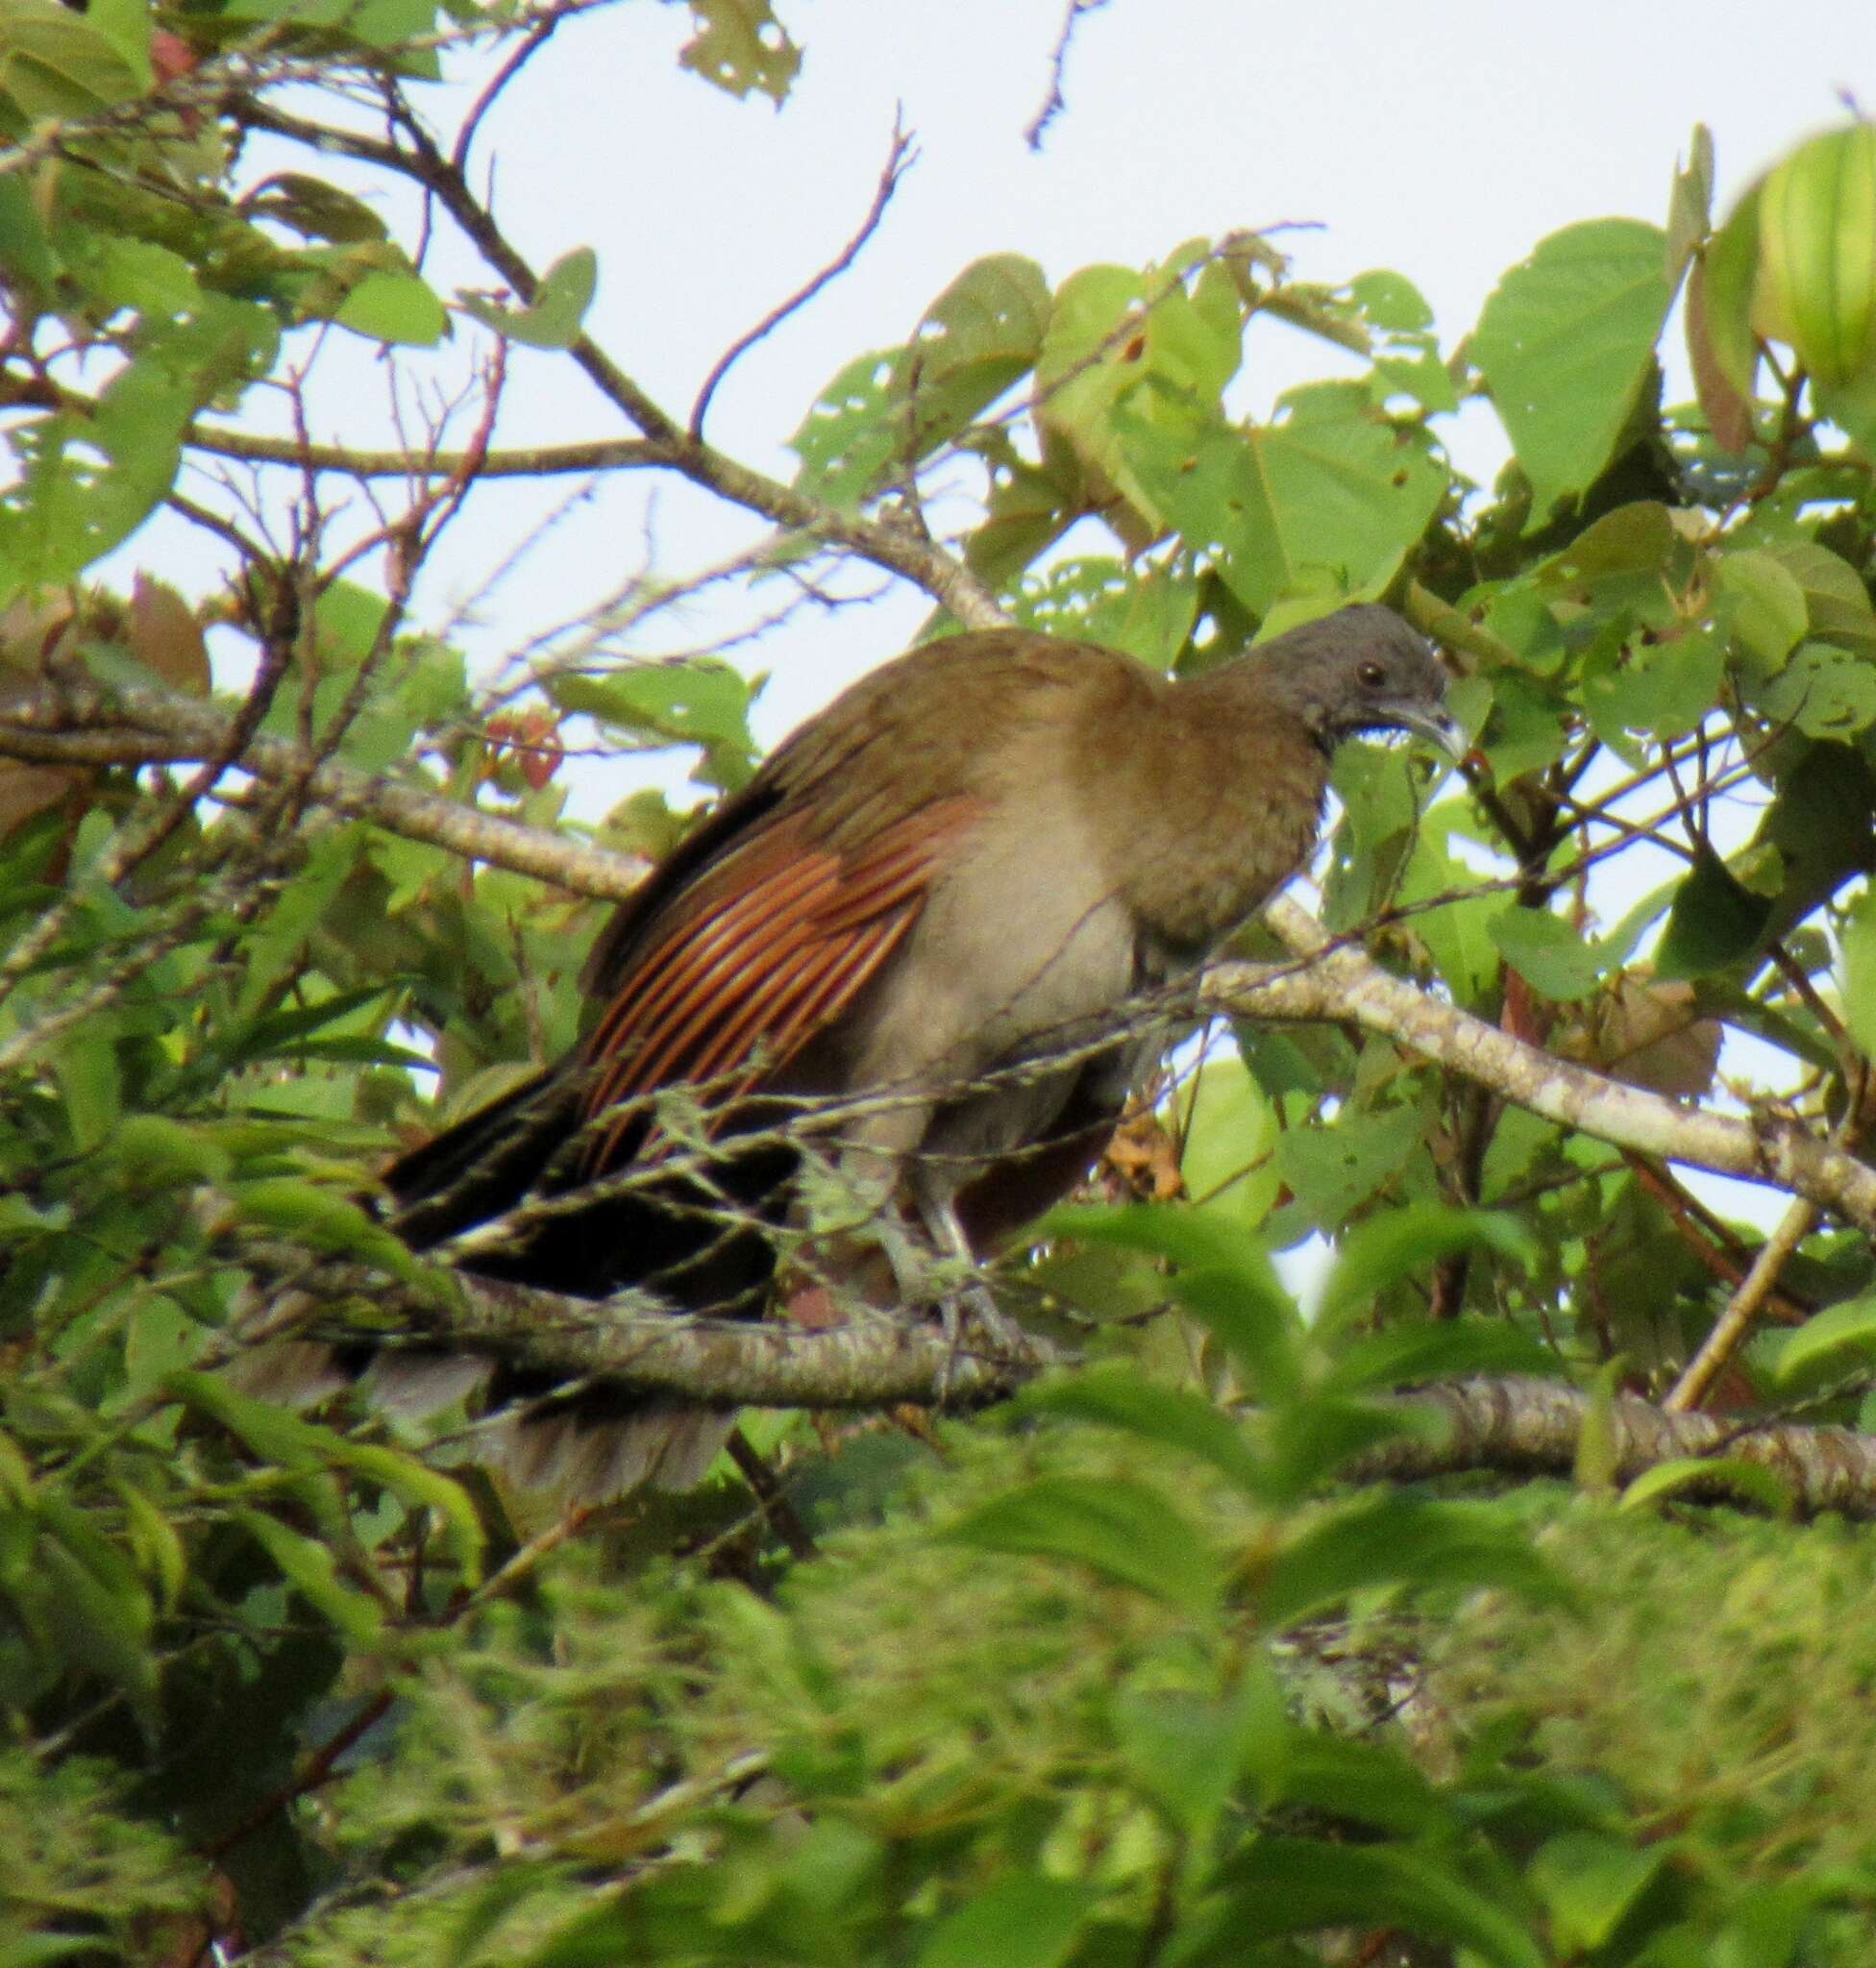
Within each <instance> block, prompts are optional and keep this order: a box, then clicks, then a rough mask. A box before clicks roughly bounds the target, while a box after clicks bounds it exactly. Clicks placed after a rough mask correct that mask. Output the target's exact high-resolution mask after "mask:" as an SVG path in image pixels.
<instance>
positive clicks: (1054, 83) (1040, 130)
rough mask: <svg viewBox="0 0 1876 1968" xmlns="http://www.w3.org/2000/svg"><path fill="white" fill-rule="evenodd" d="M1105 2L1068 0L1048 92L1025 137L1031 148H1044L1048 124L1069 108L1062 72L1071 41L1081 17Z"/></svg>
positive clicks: (1051, 59) (1053, 54) (1052, 58)
mask: <svg viewBox="0 0 1876 1968" xmlns="http://www.w3.org/2000/svg"><path fill="white" fill-rule="evenodd" d="M1106 5H1107V0H1069V4H1068V11H1067V12H1065V13H1064V14H1063V15H1062V31H1061V33H1060V34H1059V35H1057V36H1056V37H1055V46H1054V48H1053V50H1052V51H1051V52H1050V54H1049V94H1048V96H1047V97H1046V98H1045V99H1044V101H1043V106H1042V108H1041V109H1040V110H1038V111H1036V113H1035V115H1034V116H1032V117H1031V118H1030V120H1029V127H1028V128H1027V129H1026V130H1025V131H1024V133H1023V140H1024V142H1025V143H1026V144H1027V145H1028V146H1029V148H1030V149H1031V150H1040V149H1041V148H1042V140H1043V137H1044V136H1045V135H1047V134H1048V130H1049V125H1050V124H1051V123H1052V122H1054V120H1055V118H1056V117H1057V116H1059V115H1060V114H1061V113H1062V111H1064V110H1065V109H1067V108H1068V99H1067V97H1066V96H1064V95H1063V93H1062V75H1063V71H1064V70H1065V69H1066V68H1067V66H1068V60H1069V43H1070V42H1071V41H1073V40H1074V30H1075V28H1076V26H1077V24H1078V23H1079V22H1080V19H1081V16H1082V15H1083V14H1084V13H1096V12H1099V10H1100V9H1101V8H1103V7H1105V6H1106Z"/></svg>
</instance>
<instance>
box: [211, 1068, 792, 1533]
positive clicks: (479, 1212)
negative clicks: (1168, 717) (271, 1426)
mask: <svg viewBox="0 0 1876 1968" xmlns="http://www.w3.org/2000/svg"><path fill="white" fill-rule="evenodd" d="M579 1120H580V1115H579V1105H578V1099H577V1094H576V1092H575V1090H574V1089H573V1088H572V1087H571V1086H570V1085H569V1083H568V1081H567V1078H566V1075H565V1073H564V1071H563V1070H559V1069H555V1068H550V1069H548V1070H546V1071H545V1072H542V1073H538V1074H536V1075H535V1076H534V1077H533V1078H531V1079H530V1080H527V1081H525V1082H524V1083H523V1084H522V1085H520V1086H518V1087H516V1088H515V1089H514V1090H513V1091H512V1092H511V1093H509V1094H507V1095H504V1096H503V1097H501V1098H500V1099H497V1100H495V1101H492V1102H490V1103H489V1104H488V1105H486V1106H483V1107H480V1108H478V1109H477V1110H476V1111H475V1112H474V1113H472V1114H470V1115H469V1116H467V1117H466V1118H465V1119H462V1120H459V1121H457V1123H456V1124H455V1125H454V1126H452V1127H449V1128H446V1129H444V1130H443V1132H442V1133H440V1134H438V1135H437V1136H435V1137H434V1138H433V1139H432V1140H431V1141H429V1142H427V1143H425V1144H424V1145H423V1146H421V1147H419V1148H416V1149H414V1150H412V1151H411V1152H410V1153H408V1154H407V1155H405V1156H404V1157H403V1158H402V1159H401V1160H399V1161H398V1162H396V1163H395V1164H393V1165H392V1167H391V1168H390V1169H389V1170H387V1171H386V1173H385V1176H384V1186H385V1188H386V1189H387V1190H388V1191H389V1193H390V1195H391V1198H392V1205H393V1207H392V1210H391V1212H390V1213H389V1214H388V1216H387V1226H388V1227H389V1228H391V1229H393V1230H395V1231H396V1233H397V1234H398V1236H399V1237H400V1238H401V1239H403V1241H404V1242H407V1244H409V1246H410V1247H411V1248H412V1249H413V1250H419V1251H425V1250H433V1249H436V1248H437V1247H438V1246H439V1245H442V1244H446V1243H447V1242H449V1241H450V1240H451V1239H453V1238H456V1237H457V1236H460V1235H461V1234H463V1233H464V1232H467V1231H473V1230H475V1229H478V1228H480V1227H481V1226H482V1225H484V1224H489V1223H491V1222H493V1221H495V1220H496V1219H499V1218H503V1217H505V1216H506V1215H508V1214H509V1213H511V1212H515V1211H517V1210H522V1211H523V1214H524V1215H525V1206H526V1205H528V1204H529V1203H531V1202H533V1201H537V1200H540V1199H542V1198H553V1197H555V1196H556V1195H565V1194H570V1193H572V1192H574V1191H575V1190H576V1189H577V1188H578V1185H579V1181H580V1176H579V1174H578V1172H577V1169H578V1158H577V1157H573V1156H569V1155H568V1154H567V1153H566V1152H565V1150H566V1148H567V1144H568V1143H569V1141H570V1140H571V1139H572V1138H573V1137H574V1135H575V1134H576V1133H577V1131H578V1127H579ZM628 1159H629V1156H628ZM569 1169H572V1170H575V1171H576V1172H568V1170H569ZM792 1170H793V1158H792V1157H787V1158H782V1157H779V1156H778V1154H777V1153H776V1152H775V1151H773V1150H747V1151H745V1152H744V1153H743V1154H741V1155H739V1156H731V1157H728V1158H726V1161H725V1163H724V1165H723V1167H722V1169H720V1170H714V1171H712V1175H711V1178H710V1181H709V1184H708V1190H707V1194H706V1193H705V1190H704V1186H703V1185H701V1184H700V1183H698V1182H697V1181H696V1180H694V1179H690V1180H686V1179H681V1178H676V1177H674V1178H670V1179H667V1180H661V1181H648V1182H647V1183H646V1184H645V1185H644V1186H643V1187H642V1188H640V1189H638V1190H636V1191H634V1192H630V1193H626V1194H623V1195H621V1194H613V1195H610V1196H602V1197H600V1198H598V1199H596V1200H595V1201H594V1202H593V1203H592V1204H591V1205H587V1206H579V1207H575V1208H571V1209H567V1210H563V1211H559V1212H555V1213H551V1214H549V1215H547V1216H546V1217H545V1218H542V1219H541V1220H538V1221H535V1222H533V1223H531V1224H527V1225H524V1226H523V1227H522V1228H521V1229H520V1230H519V1231H518V1232H517V1233H516V1234H514V1235H513V1236H512V1237H499V1238H497V1239H495V1240H494V1241H493V1242H488V1243H486V1244H484V1245H481V1246H479V1247H477V1248H475V1249H474V1250H473V1251H470V1252H465V1253H464V1257H463V1267H464V1268H465V1269H466V1270H469V1271H471V1272H473V1273H475V1274H476V1275H477V1276H479V1277H481V1278H485V1279H491V1280H496V1281H501V1280H508V1281H512V1282H514V1283H518V1284H523V1285H527V1286H531V1287H533V1288H535V1289H538V1290H541V1291H547V1292H558V1293H560V1294H563V1295H567V1296H573V1297H579V1298H592V1299H603V1298H605V1297H607V1296H609V1295H611V1294H613V1293H616V1292H624V1291H626V1290H628V1289H631V1288H638V1289H640V1290H644V1291H647V1292H650V1293H652V1294H653V1295H654V1296H655V1297H656V1299H657V1300H658V1302H659V1303H660V1304H663V1305H667V1306H668V1307H669V1309H670V1310H671V1311H673V1312H679V1313H681V1312H710V1313H714V1314H718V1315H732V1316H759V1315H760V1312H761V1311H762V1309H763V1305H764V1302H765V1300H766V1297H767V1292H768V1287H769V1283H770V1280H771V1277H772V1275H773V1272H774V1268H775V1255H774V1249H773V1246H772V1243H771V1242H770V1240H769V1237H768V1236H767V1234H766V1228H767V1226H766V1224H765V1222H764V1221H763V1218H766V1217H772V1216H773V1214H774V1199H775V1198H776V1197H777V1196H778V1194H779V1193H780V1192H781V1190H782V1188H783V1187H784V1186H785V1183H786V1179H787V1176H788V1175H789V1174H790V1173H792ZM726 1199H727V1200H728V1203H729V1204H730V1206H731V1207H732V1208H734V1209H739V1210H746V1211H747V1212H748V1216H749V1221H748V1223H747V1224H746V1225H743V1226H741V1227H728V1228H727V1227H726V1226H725V1223H724V1221H723V1204H724V1203H725V1201H726ZM706 1204H707V1207H706V1206H705V1205H706ZM299 1309H301V1308H288V1307H282V1306H276V1307H273V1308H271V1309H270V1315H269V1323H270V1324H276V1323H286V1324H289V1325H290V1324H291V1323H292V1322H293V1317H294V1314H295V1312H296V1311H298V1310H299ZM304 1310H305V1311H306V1312H307V1313H308V1314H309V1315H310V1314H312V1312H313V1310H314V1308H313V1307H312V1305H311V1304H310V1302H308V1303H306V1304H305V1306H304ZM283 1315H284V1318H283ZM233 1377H234V1380H235V1381H236V1384H237V1385H238V1386H240V1387H241V1388H242V1390H244V1391H247V1392H249V1393H252V1394H254V1395H256V1396H257V1397H259V1398H261V1399H265V1400H272V1401H278V1402H282V1403H284V1404H285V1405H288V1406H293V1407H302V1408H304V1407H312V1406H316V1405H317V1404H319V1403H320V1402H322V1401H326V1400H329V1399H332V1398H333V1397H334V1396H336V1395H338V1394H340V1393H342V1392H345V1391H346V1390H352V1389H356V1390H358V1391H359V1393H360V1394H361V1395H362V1396H363V1397H364V1398H365V1399H366V1400H367V1401H368V1402H370V1403H371V1404H372V1405H374V1406H377V1407H379V1408H382V1409H384V1410H386V1411H389V1412H391V1413H395V1414H397V1415H402V1416H404V1417H407V1418H409V1419H412V1420H424V1419H428V1418H430V1417H432V1416H433V1415H437V1414H438V1413H440V1412H441V1411H443V1410H445V1409H448V1408H450V1407H453V1406H455V1405H456V1404H457V1403H466V1404H468V1405H469V1406H470V1407H471V1409H472V1410H480V1411H481V1418H479V1419H478V1420H476V1421H474V1422H472V1423H471V1425H470V1427H469V1429H468V1430H467V1431H466V1433H465V1434H464V1436H463V1437H462V1438H461V1439H462V1441H463V1442H465V1443H466V1444H467V1450H468V1455H469V1457H470V1459H472V1460H475V1461H477V1462H481V1463H483V1464H488V1465H490V1466H492V1467H495V1468H498V1469H500V1470H501V1471H502V1472H503V1473H504V1474H506V1476H507V1477H508V1478H509V1479H510V1480H511V1481H513V1482H514V1483H516V1484H517V1485H519V1486H521V1487H523V1488H540V1489H547V1490H551V1491H553V1492H554V1493H555V1495H556V1496H558V1497H560V1498H561V1499H562V1500H563V1501H565V1502H568V1503H578V1504H594V1503H602V1502H607V1501H610V1500H611V1499H613V1498H614V1497H617V1496H620V1495H623V1494H625V1493H627V1492H628V1491H629V1490H631V1489H634V1488H638V1487H640V1486H641V1485H646V1484H649V1485H652V1486H654V1487H655V1488H664V1489H688V1488H694V1487H695V1486H696V1485H697V1484H698V1483H699V1482H701V1481H702V1480H703V1477H704V1472H705V1471H706V1470H707V1468H708V1467H709V1464H710V1463H711V1461H712V1460H713V1459H714V1458H715V1456H716V1454H717V1452H718V1451H719V1450H720V1449H721V1448H722V1447H723V1444H724V1442H725V1440H726V1439H728V1435H729V1432H730V1430H731V1428H732V1427H733V1426H734V1418H735V1417H734V1413H733V1411H730V1410H724V1409H716V1408H708V1407H699V1406H695V1405H691V1404H688V1403H684V1402H679V1401H677V1400H674V1399H672V1398H670V1397H668V1396H662V1395H647V1394H642V1393H638V1392H634V1391H633V1390H629V1389H625V1388H621V1387H618V1386H616V1385H610V1384H607V1383H605V1382H604V1381H592V1380H581V1381H579V1382H577V1383H569V1382H568V1381H567V1380H565V1379H563V1378H560V1377H557V1376H555V1375H552V1374H548V1373H543V1372H541V1371H539V1370H537V1369H532V1368H522V1367H519V1366H517V1365H513V1364H512V1363H511V1362H508V1361H505V1360H503V1359H502V1358H501V1357H499V1355H497V1354H496V1353H494V1352H492V1351H479V1350H476V1349H475V1348H474V1347H473V1346H472V1345H467V1344H462V1343H458V1342H457V1341H452V1340H449V1339H438V1340H435V1341H420V1342H418V1343H415V1344H400V1345H397V1346H389V1345H380V1344H375V1343H374V1342H372V1341H370V1340H364V1339H361V1340H359V1341H341V1342H336V1343H333V1342H327V1341H320V1340H310V1339H295V1338H284V1339H281V1340H275V1341H267V1342H265V1343H263V1344H261V1345H259V1346H256V1347H254V1348H252V1349H250V1351H249V1352H248V1353H247V1354H245V1355H244V1356H243V1357H242V1359H241V1361H240V1362H239V1364H238V1365H237V1366H236V1367H235V1368H234V1370H233Z"/></svg>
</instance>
